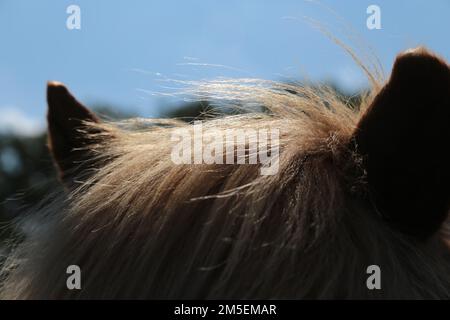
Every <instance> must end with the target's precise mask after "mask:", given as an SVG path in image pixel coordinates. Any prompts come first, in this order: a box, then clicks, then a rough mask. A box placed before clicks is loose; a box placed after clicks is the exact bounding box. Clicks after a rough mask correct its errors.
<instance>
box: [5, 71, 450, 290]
mask: <svg viewBox="0 0 450 320" xmlns="http://www.w3.org/2000/svg"><path fill="white" fill-rule="evenodd" d="M380 87H381V84H380ZM198 90H199V91H198V92H201V93H202V95H204V96H207V97H209V98H212V99H216V100H219V101H225V103H224V104H225V105H238V106H239V107H240V108H244V109H245V111H246V112H245V113H241V114H236V115H223V116H218V117H215V118H211V119H207V120H204V121H203V123H202V124H203V127H204V129H205V130H206V129H208V128H218V129H230V128H231V129H245V128H253V129H258V128H271V127H276V128H280V156H279V172H278V174H276V175H267V176H264V175H260V174H259V168H260V166H259V165H251V164H248V165H225V164H223V165H220V164H212V165H207V164H200V165H176V164H174V163H173V162H172V161H171V159H170V152H171V147H172V145H171V144H170V143H169V142H170V135H171V132H173V129H174V128H187V129H188V130H191V128H192V124H189V123H184V122H182V121H179V120H176V119H158V120H142V119H141V120H130V121H128V122H126V123H89V124H86V129H85V130H87V131H88V132H90V134H91V135H93V136H94V137H96V138H97V141H98V142H97V143H95V144H92V145H89V150H88V151H89V153H90V154H91V155H92V156H93V157H95V159H96V161H99V162H101V163H102V164H103V165H102V166H101V167H100V168H93V169H91V170H90V171H91V172H90V175H89V176H87V177H85V178H81V179H80V181H78V183H79V186H78V187H77V188H75V189H73V190H72V191H70V193H69V194H68V196H66V195H59V196H55V199H53V200H52V201H51V202H50V204H46V205H44V206H43V207H42V208H40V209H39V210H38V212H37V213H34V214H33V216H34V217H35V218H34V219H38V220H39V225H37V224H36V225H33V226H32V227H31V228H33V230H32V232H30V234H29V238H28V239H27V240H26V241H25V242H23V243H22V244H21V245H20V246H19V248H18V249H17V250H16V251H15V253H14V254H13V255H12V256H11V257H10V258H9V259H8V261H7V263H6V266H5V268H4V270H3V272H2V275H3V278H5V279H6V281H4V283H3V288H2V290H1V291H0V292H1V293H0V296H1V297H2V298H4V297H7V298H20V299H22V298H40V297H45V298H73V297H77V298H160V299H161V298H162V299H164V298H226V299H229V298H253V299H255V298H262V299H265V298H324V299H326V298H397V297H406V298H442V297H449V296H450V291H449V290H450V285H449V284H450V275H449V274H448V269H445V265H443V264H442V260H441V259H442V257H441V246H442V242H440V241H438V240H437V239H432V240H430V241H428V242H426V243H422V242H419V241H414V240H411V239H410V238H409V237H408V236H407V235H404V234H401V233H398V232H396V231H395V230H393V229H392V228H391V227H390V226H388V225H386V224H385V222H384V221H383V219H382V217H380V216H379V214H378V213H377V212H375V211H374V210H373V208H372V207H371V206H370V204H368V203H366V202H365V201H362V200H360V199H361V197H360V195H361V194H366V193H367V192H368V191H367V181H366V175H365V170H364V168H363V167H362V165H361V163H362V161H363V160H362V159H361V157H360V156H359V155H358V153H357V152H355V150H354V149H353V148H352V134H353V132H354V130H355V128H356V126H357V124H358V122H359V121H360V119H361V117H362V116H363V115H364V113H365V112H366V110H367V108H368V106H369V105H370V104H371V103H372V101H373V98H374V96H375V95H376V94H377V93H378V92H379V87H374V88H373V89H372V90H371V91H370V92H368V93H367V94H366V95H364V96H363V97H362V99H361V101H360V103H359V104H358V105H356V106H350V105H349V103H348V101H345V100H343V99H342V97H340V96H339V95H338V94H336V93H335V92H334V91H333V90H332V89H330V88H328V87H326V86H309V85H296V84H284V83H277V82H271V81H261V80H254V79H241V80H218V81H214V82H209V83H204V84H201V85H200V87H199V89H198ZM255 105H258V106H263V107H264V110H256V111H255V108H254V106H255ZM136 122H138V123H145V124H147V129H145V130H130V129H128V127H129V126H133V124H136ZM102 132H108V133H109V134H110V135H111V136H113V137H114V138H113V139H111V140H108V141H107V142H106V141H104V140H102V137H101V135H102ZM224 149H225V148H224ZM26 221H28V220H26ZM446 228H448V224H447V225H446V226H445V227H444V228H442V229H443V231H442V234H441V236H442V237H447V238H448V234H449V233H448V230H447V229H446ZM445 230H447V231H445ZM448 239H450V238H448ZM417 260H420V261H422V263H421V264H420V265H417V264H416V263H415V262H416V261H417ZM371 264H377V265H381V266H382V268H383V284H385V283H389V286H383V290H381V291H376V290H375V291H370V290H367V287H366V278H367V274H366V270H365V268H366V267H367V266H369V265H371ZM68 265H79V266H80V267H81V270H82V272H83V273H82V274H83V283H82V285H83V289H82V290H79V291H77V290H74V291H69V290H67V288H66V287H65V285H66V277H67V274H66V273H65V270H66V268H67V266H68ZM447 265H448V264H447ZM424 274H426V275H427V276H426V277H423V275H424ZM430 288H433V290H431V289H430Z"/></svg>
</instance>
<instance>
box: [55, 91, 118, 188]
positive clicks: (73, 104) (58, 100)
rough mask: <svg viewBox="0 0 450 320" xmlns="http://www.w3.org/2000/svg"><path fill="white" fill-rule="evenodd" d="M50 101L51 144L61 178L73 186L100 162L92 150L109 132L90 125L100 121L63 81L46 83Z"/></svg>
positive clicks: (67, 184) (68, 185)
mask: <svg viewBox="0 0 450 320" xmlns="http://www.w3.org/2000/svg"><path fill="white" fill-rule="evenodd" d="M47 102H48V113H47V121H48V146H49V149H50V152H51V154H52V157H53V161H54V163H55V165H56V168H57V169H58V171H59V177H60V179H61V181H62V182H63V183H64V184H65V185H66V186H67V187H69V188H72V187H74V186H75V184H76V181H77V180H78V179H83V178H86V177H88V176H89V175H90V174H91V172H92V169H95V167H96V166H99V165H101V164H100V163H99V160H98V158H97V157H94V155H93V153H92V150H91V149H92V147H93V146H94V144H95V145H96V144H98V143H99V142H101V141H100V140H102V139H107V138H108V137H110V135H108V134H107V133H106V132H102V131H103V130H104V129H99V128H97V127H93V126H90V125H89V123H91V124H92V123H94V124H95V123H99V122H100V121H99V119H98V118H97V116H96V115H95V114H94V113H92V112H91V111H90V110H89V109H88V108H86V107H85V106H83V105H82V104H81V103H80V102H78V101H77V100H76V99H75V98H74V97H73V96H72V94H71V93H70V92H69V90H67V88H66V87H65V86H64V85H63V84H61V83H59V82H49V83H48V84H47ZM105 133H106V134H105ZM100 137H101V138H100Z"/></svg>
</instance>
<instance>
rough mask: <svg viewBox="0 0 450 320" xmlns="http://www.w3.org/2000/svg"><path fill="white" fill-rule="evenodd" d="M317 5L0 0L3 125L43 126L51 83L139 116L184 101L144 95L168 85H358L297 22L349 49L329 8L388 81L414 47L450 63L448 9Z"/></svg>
mask: <svg viewBox="0 0 450 320" xmlns="http://www.w3.org/2000/svg"><path fill="white" fill-rule="evenodd" d="M320 3H321V4H322V5H320V4H317V2H315V1H304V0H284V1H283V0H281V1H275V0H267V1H258V0H239V1H238V0H228V1H199V0H189V1H181V0H179V1H173V0H165V1H159V0H152V1H140V0H128V1H123V0H122V1H119V0H117V1H107V0H78V1H75V0H71V1H65V0H40V1H32V0H28V1H24V0H0V126H14V125H15V124H19V125H22V126H21V127H20V128H22V129H20V128H19V129H20V130H25V131H27V130H28V131H29V132H33V130H38V129H39V128H41V127H43V126H44V123H45V110H46V102H45V84H46V81H47V80H58V81H61V82H64V83H66V84H67V85H68V86H69V87H70V89H71V91H72V92H74V93H75V95H76V96H77V97H78V98H79V99H80V100H81V101H83V102H85V103H86V104H87V105H95V104H100V103H102V104H108V105H113V106H117V107H119V108H122V109H123V110H130V111H133V112H137V113H139V114H142V115H145V116H156V115H158V113H160V112H161V111H162V110H164V108H169V107H170V106H173V105H174V104H176V103H177V102H179V101H176V100H174V99H173V98H168V97H166V96H164V95H158V94H157V95H150V94H147V93H145V92H143V91H142V90H140V89H144V90H147V91H149V92H170V89H167V86H168V85H170V84H168V83H167V82H164V81H162V80H164V79H183V80H197V79H211V78H215V77H218V76H226V77H258V78H264V79H273V80H286V79H294V78H296V79H301V78H302V77H304V76H305V75H308V77H310V78H312V79H314V80H317V81H334V82H337V83H338V84H340V85H341V86H342V87H344V88H346V89H348V90H357V89H358V88H360V87H362V86H364V85H365V79H364V76H363V75H362V73H361V72H360V71H359V70H358V68H357V67H356V66H355V65H354V63H353V62H352V60H351V59H350V58H349V57H348V56H347V55H346V54H345V53H344V52H343V50H342V49H340V48H339V47H337V46H336V45H335V44H334V43H333V42H332V41H330V40H329V39H328V38H327V37H325V36H324V35H323V34H321V33H320V32H319V31H317V30H316V29H314V28H313V27H311V26H310V25H309V24H308V23H305V20H304V19H303V18H302V17H304V16H307V17H309V18H311V19H314V20H317V21H320V22H321V23H322V24H324V25H326V26H327V27H328V28H329V29H330V31H331V32H333V34H335V35H336V36H338V37H340V38H341V39H342V40H344V41H346V42H348V39H346V38H345V33H343V32H341V31H342V25H343V22H342V20H340V19H341V18H339V17H337V16H336V15H334V14H333V13H332V12H330V11H329V10H328V9H326V6H328V7H332V8H333V9H334V10H335V11H336V12H337V13H338V14H339V15H340V16H341V17H342V19H343V21H345V23H348V24H350V25H351V26H352V28H353V29H352V32H355V33H358V34H359V35H360V36H361V38H362V40H363V41H365V42H366V43H368V44H370V45H371V46H372V47H373V48H374V49H375V51H376V53H377V56H378V57H379V59H380V61H381V62H382V64H383V66H384V68H385V70H386V71H387V73H388V72H389V70H390V67H391V65H392V61H393V58H394V57H395V55H396V54H397V53H398V52H400V51H402V50H404V49H406V48H409V47H414V46H417V45H426V46H428V47H430V48H431V49H433V50H435V51H437V52H438V53H440V54H441V55H443V56H444V57H446V58H447V59H450V41H448V39H449V35H448V33H449V32H450V1H448V0H428V1H427V0H396V1H391V0H388V1H382V0H371V1H366V0H339V1H321V2H320ZM71 4H76V5H78V6H80V8H81V30H68V29H67V28H66V19H67V17H68V15H67V13H66V8H67V7H68V6H69V5H71ZM371 4H376V5H378V6H379V7H380V8H381V23H382V29H381V30H368V29H367V27H366V19H367V16H368V15H367V14H366V8H367V7H368V6H369V5H371ZM203 64H209V66H204V65H203ZM221 66H223V67H221ZM27 128H28V129H27Z"/></svg>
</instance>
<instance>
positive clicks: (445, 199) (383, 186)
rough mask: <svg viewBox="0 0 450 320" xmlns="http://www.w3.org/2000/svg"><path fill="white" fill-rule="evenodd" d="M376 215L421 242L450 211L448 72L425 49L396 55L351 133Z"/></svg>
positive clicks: (448, 67) (435, 230)
mask: <svg viewBox="0 0 450 320" xmlns="http://www.w3.org/2000/svg"><path fill="white" fill-rule="evenodd" d="M354 140H355V142H356V147H357V150H358V152H359V153H360V154H361V155H362V156H363V157H364V167H365V169H366V171H367V180H368V184H369V189H370V194H371V198H372V200H373V203H374V204H375V206H376V207H377V209H378V212H379V213H380V214H381V215H382V216H383V217H384V218H385V219H386V221H388V222H389V223H391V224H392V225H393V226H395V227H397V228H399V229H400V230H402V231H404V232H405V233H407V234H409V235H411V236H414V237H418V238H421V239H426V238H428V237H430V236H432V235H433V234H435V233H436V232H437V231H439V229H440V227H441V225H442V223H443V222H444V221H445V219H446V218H447V217H448V214H449V209H450V150H449V148H450V66H449V65H448V64H447V63H446V62H445V61H444V60H443V59H441V58H439V57H438V56H436V55H434V54H433V53H431V52H429V51H428V50H426V49H424V48H418V49H415V50H409V51H407V52H405V53H403V54H401V55H399V56H398V57H397V59H396V61H395V63H394V67H393V70H392V74H391V77H390V79H389V82H388V83H387V84H386V85H385V86H384V88H383V89H382V90H381V91H380V92H379V93H378V95H377V96H376V98H375V100H374V101H373V103H372V105H371V106H370V107H369V109H368V110H367V112H366V113H365V114H364V116H363V117H362V119H361V120H360V122H359V123H358V126H357V129H356V131H355V133H354Z"/></svg>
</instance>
